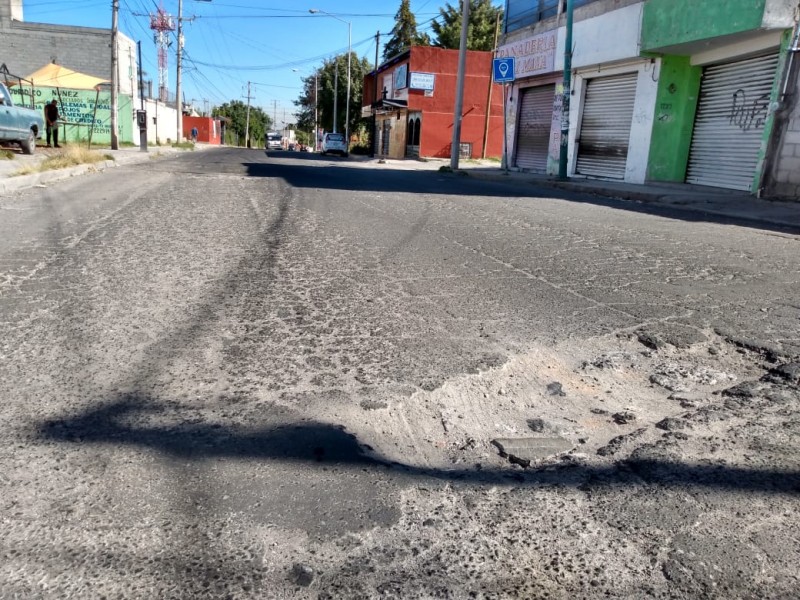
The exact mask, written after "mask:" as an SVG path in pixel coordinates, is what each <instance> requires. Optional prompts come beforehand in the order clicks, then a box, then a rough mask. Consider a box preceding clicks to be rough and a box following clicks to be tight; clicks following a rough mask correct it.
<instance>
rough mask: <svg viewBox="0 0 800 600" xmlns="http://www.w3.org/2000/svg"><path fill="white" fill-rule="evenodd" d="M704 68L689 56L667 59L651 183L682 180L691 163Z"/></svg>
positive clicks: (652, 145) (651, 161)
mask: <svg viewBox="0 0 800 600" xmlns="http://www.w3.org/2000/svg"><path fill="white" fill-rule="evenodd" d="M702 74H703V69H702V68H700V67H693V66H691V65H690V64H689V57H688V56H664V57H663V58H662V61H661V72H660V74H659V79H658V93H657V95H656V115H655V120H654V121H653V137H652V140H651V142H650V157H649V160H648V165H647V178H648V180H649V181H679V182H681V181H683V180H684V179H685V178H686V167H687V164H688V162H689V147H690V146H691V143H692V130H693V128H694V117H695V112H696V111H697V99H698V96H699V94H700V78H701V76H702Z"/></svg>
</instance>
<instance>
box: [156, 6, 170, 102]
mask: <svg viewBox="0 0 800 600" xmlns="http://www.w3.org/2000/svg"><path fill="white" fill-rule="evenodd" d="M150 29H152V30H153V31H154V32H155V33H154V34H153V41H154V42H155V43H156V46H157V47H158V97H159V99H160V100H161V101H162V102H166V101H167V100H168V97H167V96H168V94H167V77H168V73H169V71H168V69H167V62H168V60H167V57H168V54H167V49H168V48H169V47H170V46H171V45H172V40H170V39H169V34H170V32H172V31H175V21H174V20H173V19H172V15H170V14H168V13H167V12H166V11H165V10H164V5H163V4H159V6H158V12H157V13H156V14H152V13H151V14H150Z"/></svg>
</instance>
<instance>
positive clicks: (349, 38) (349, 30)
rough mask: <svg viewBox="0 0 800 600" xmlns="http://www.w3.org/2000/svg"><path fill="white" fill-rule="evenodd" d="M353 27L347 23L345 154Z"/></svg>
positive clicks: (348, 122) (348, 121) (348, 136)
mask: <svg viewBox="0 0 800 600" xmlns="http://www.w3.org/2000/svg"><path fill="white" fill-rule="evenodd" d="M352 31H353V27H352V23H351V22H350V21H348V22H347V100H346V101H345V109H344V143H345V144H346V146H345V147H346V148H347V152H350V80H351V79H352V78H353V77H352V75H351V71H350V57H351V55H352V54H353V50H352V45H353V33H352Z"/></svg>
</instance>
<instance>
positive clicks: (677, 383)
mask: <svg viewBox="0 0 800 600" xmlns="http://www.w3.org/2000/svg"><path fill="white" fill-rule="evenodd" d="M735 380H736V376H735V375H731V374H730V373H725V372H723V371H718V370H716V369H710V368H708V367H693V366H687V365H680V364H674V363H664V364H660V365H658V366H656V369H655V372H654V373H653V374H652V375H651V376H650V381H651V382H652V383H655V384H656V385H660V386H661V387H663V388H665V389H668V390H669V391H671V392H688V391H690V390H691V389H692V387H693V386H697V385H703V386H712V385H718V384H720V383H728V382H731V381H735Z"/></svg>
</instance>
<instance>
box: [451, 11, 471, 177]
mask: <svg viewBox="0 0 800 600" xmlns="http://www.w3.org/2000/svg"><path fill="white" fill-rule="evenodd" d="M468 28H469V0H462V2H461V42H460V45H459V48H458V77H457V79H456V106H455V109H454V110H453V141H452V142H451V144H450V169H451V170H453V171H456V170H458V158H459V157H458V154H459V150H460V147H461V112H462V110H463V108H464V79H466V77H465V75H466V73H465V71H466V67H467V29H468Z"/></svg>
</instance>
